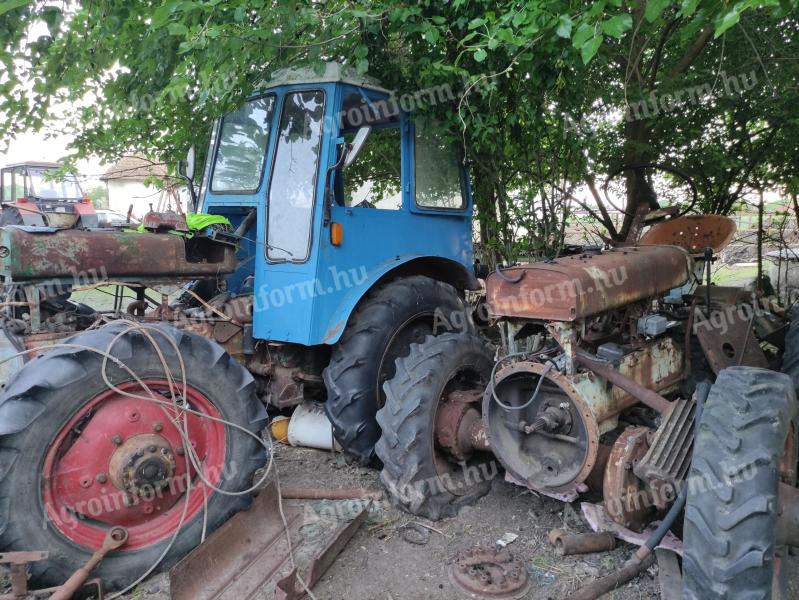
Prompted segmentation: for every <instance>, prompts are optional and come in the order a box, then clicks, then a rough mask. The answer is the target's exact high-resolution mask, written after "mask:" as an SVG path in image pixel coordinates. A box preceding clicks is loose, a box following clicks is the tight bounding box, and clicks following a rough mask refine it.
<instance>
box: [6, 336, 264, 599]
mask: <svg viewBox="0 0 799 600" xmlns="http://www.w3.org/2000/svg"><path fill="white" fill-rule="evenodd" d="M129 327H130V325H129V324H124V323H118V324H112V325H109V326H106V327H103V328H101V329H99V330H96V331H89V332H84V333H81V334H80V335H77V336H75V337H72V338H69V339H68V340H65V341H64V343H65V344H75V345H79V346H85V347H87V348H96V349H98V350H100V351H103V352H106V351H108V348H109V345H110V344H111V342H112V340H114V338H115V337H116V336H117V335H118V334H120V333H123V332H125V331H126V330H127V329H128V328H129ZM147 331H148V333H149V334H150V335H152V337H153V338H154V339H155V341H156V343H157V345H158V347H159V349H160V351H161V352H162V353H163V356H164V357H165V359H166V361H167V363H168V365H169V367H170V370H171V371H172V373H173V374H174V377H175V378H178V379H179V378H180V367H179V361H178V355H177V353H176V352H175V349H174V348H173V346H172V345H171V344H170V343H169V342H168V341H167V338H168V339H169V340H173V341H174V343H175V344H176V345H177V348H178V349H179V352H180V354H181V355H182V357H183V360H184V361H185V366H186V375H187V380H188V381H187V384H188V385H187V388H186V394H185V396H186V397H185V398H183V397H182V386H181V384H180V383H179V384H178V386H181V390H180V397H179V398H178V401H179V402H182V403H183V402H185V405H187V406H188V407H189V408H191V409H193V410H198V411H200V412H202V413H204V414H209V415H213V416H215V417H218V418H221V419H225V420H227V421H230V422H233V423H235V424H237V425H238V426H240V427H243V428H244V429H246V430H248V431H250V432H252V433H254V434H257V432H258V431H259V420H260V419H261V418H262V415H263V410H262V409H260V410H259V407H260V405H259V404H258V400H257V397H256V395H255V383H254V381H253V378H252V376H251V375H250V374H249V373H248V372H247V371H246V370H245V369H244V368H243V367H242V366H241V365H239V364H238V363H237V362H235V361H234V360H233V359H232V358H231V357H230V356H229V355H228V354H227V353H226V352H225V351H224V350H223V349H222V348H221V347H220V346H218V345H217V344H216V343H214V342H213V341H211V340H209V339H207V338H204V337H200V336H197V335H194V334H190V333H186V332H184V331H180V330H177V329H174V328H172V327H169V326H166V325H148V326H147ZM110 354H111V355H113V356H115V357H117V358H118V359H120V360H121V361H122V362H123V363H125V364H126V365H127V366H128V367H129V368H130V369H131V370H132V371H133V372H135V373H136V374H137V375H138V376H139V377H140V378H141V379H142V380H143V381H144V382H145V383H146V385H148V387H150V389H151V390H152V391H153V392H155V393H157V394H159V395H163V396H164V400H165V401H168V402H172V396H171V393H170V391H169V390H170V388H169V385H168V381H167V380H166V378H165V376H164V370H163V368H162V366H161V362H160V360H159V358H158V357H157V353H156V351H155V348H154V347H153V345H152V344H151V343H150V342H149V341H148V340H147V339H146V338H145V336H144V335H143V334H142V333H141V332H140V331H137V330H133V331H129V332H127V333H125V334H124V335H123V336H122V337H121V338H119V340H118V341H117V342H116V343H115V345H114V346H113V348H112V349H111V350H110ZM102 360H103V358H102V356H100V355H98V354H97V353H96V352H94V351H92V350H90V349H81V348H76V347H61V348H55V349H53V350H51V351H49V352H47V353H46V354H44V355H42V356H40V357H39V358H36V359H33V360H32V361H30V362H29V363H28V364H26V365H25V366H24V367H23V368H22V369H21V370H20V371H19V373H18V374H17V375H16V377H15V378H14V379H13V380H12V381H11V382H10V383H9V385H8V386H7V388H6V390H5V391H4V393H3V396H2V398H0V548H2V550H4V551H9V550H49V552H50V558H49V559H48V560H46V561H42V562H38V563H33V564H31V566H30V570H31V573H32V583H33V585H34V586H35V587H39V588H41V587H47V586H53V585H60V584H62V583H64V581H66V579H67V578H68V577H69V576H70V575H71V574H72V573H73V572H74V571H75V570H76V569H77V568H78V567H81V566H82V565H83V564H84V563H85V562H86V561H87V560H88V558H89V557H90V556H91V555H92V553H93V552H94V551H95V550H96V549H97V548H98V547H99V546H100V543H101V541H102V538H103V537H104V536H105V533H106V532H107V531H108V530H109V529H110V528H111V527H112V526H114V525H121V526H125V527H126V528H127V529H128V532H129V538H128V542H127V544H126V545H125V546H123V547H122V548H121V549H120V550H119V551H117V552H114V553H111V554H109V555H108V556H107V557H106V558H105V559H104V560H103V561H102V562H101V563H100V565H99V566H98V567H96V568H95V569H94V571H93V572H92V574H93V575H95V576H99V577H101V578H102V579H103V582H104V584H105V585H106V587H108V588H109V589H120V588H123V587H125V586H127V585H128V584H130V583H131V582H133V581H135V580H136V579H137V578H138V577H139V576H140V575H142V574H143V573H144V572H145V571H147V569H149V568H150V567H151V566H153V565H154V564H155V563H157V562H158V559H159V557H160V556H161V554H162V553H163V552H165V551H166V550H167V548H169V550H168V551H167V552H166V555H165V556H164V558H163V560H162V561H161V562H160V564H159V569H164V568H167V567H169V566H171V565H172V564H174V563H175V562H176V561H177V560H178V559H180V558H181V557H182V556H183V555H185V554H186V553H187V552H189V551H190V550H191V549H192V548H194V547H195V546H196V545H197V544H198V543H199V542H200V537H201V532H202V530H203V514H202V513H203V491H202V489H201V488H202V487H205V486H204V485H203V484H202V483H201V482H200V481H199V479H198V477H197V474H196V472H195V471H193V470H191V469H189V468H188V467H187V464H186V455H187V452H186V450H185V449H184V448H183V439H182V438H181V437H180V435H179V434H178V430H177V428H175V426H174V424H173V423H172V422H171V421H170V419H169V418H168V417H167V415H166V414H165V413H164V412H163V410H162V409H161V406H160V405H158V404H155V403H153V402H150V401H148V400H145V399H142V398H138V399H135V398H131V397H128V396H125V395H124V394H120V393H117V392H114V391H112V390H111V389H109V387H108V386H107V385H106V383H105V382H104V381H103V378H102V376H101V369H102V366H101V365H102ZM107 375H108V377H109V379H110V381H111V382H112V383H113V384H114V385H115V386H118V387H120V388H121V389H123V390H124V391H126V392H127V393H131V394H139V395H141V394H144V393H145V392H144V390H143V388H142V387H141V386H140V385H139V384H138V383H137V382H136V381H135V379H134V378H132V377H131V375H130V374H128V373H127V372H125V371H124V370H123V369H121V368H119V367H118V366H116V365H115V364H114V363H113V362H109V364H108V368H107ZM170 410H171V409H170ZM173 414H174V413H173ZM187 419H188V421H187V423H188V425H187V426H188V432H189V438H190V439H191V441H192V442H193V444H192V445H195V447H196V449H197V454H198V456H199V458H200V459H201V460H202V461H203V465H204V466H203V471H204V474H205V477H206V478H207V479H208V480H209V481H210V482H211V483H213V484H214V485H215V486H216V487H218V488H220V489H222V490H226V491H229V492H235V491H238V490H246V489H248V488H250V487H251V486H252V484H253V475H254V472H255V471H256V469H257V468H259V467H260V466H262V465H263V463H264V460H265V458H264V450H263V447H262V446H261V445H260V443H259V442H258V440H257V439H254V438H253V437H251V436H249V435H246V434H244V433H243V432H241V431H237V430H235V429H233V428H231V427H229V426H225V425H222V424H220V423H218V422H214V421H211V420H209V419H206V418H202V417H197V416H192V415H188V416H187ZM103 465H104V466H103ZM187 473H191V474H192V475H191V476H189V477H186V474H187ZM189 482H190V483H189ZM118 483H119V484H121V486H122V487H118V485H117V484H118ZM205 489H206V492H207V513H206V515H207V533H210V532H211V531H213V530H214V529H216V528H217V527H219V526H220V525H221V524H222V523H224V522H225V521H226V520H227V519H228V518H230V516H232V515H233V514H234V513H236V512H238V511H239V510H241V509H242V508H245V507H246V506H248V504H249V502H250V500H251V498H250V495H249V494H247V495H244V496H230V495H222V494H220V493H218V492H216V491H213V490H211V489H210V488H207V487H206V488H205ZM187 490H188V491H187ZM187 498H188V500H187ZM184 506H185V510H186V516H185V518H184V519H183V523H182V527H180V533H179V534H177V537H176V538H175V539H174V542H172V541H171V539H172V537H173V534H174V532H175V531H176V530H178V529H179V527H178V525H180V521H181V515H182V514H183V510H184Z"/></svg>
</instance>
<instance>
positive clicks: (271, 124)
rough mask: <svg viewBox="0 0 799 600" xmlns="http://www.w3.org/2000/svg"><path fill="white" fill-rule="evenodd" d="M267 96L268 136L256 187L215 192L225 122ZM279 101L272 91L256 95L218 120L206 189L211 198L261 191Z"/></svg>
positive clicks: (251, 193) (244, 194) (246, 194)
mask: <svg viewBox="0 0 799 600" xmlns="http://www.w3.org/2000/svg"><path fill="white" fill-rule="evenodd" d="M269 96H271V97H272V116H271V117H270V119H269V134H268V135H267V137H266V144H265V145H264V153H263V162H262V164H261V173H260V175H259V178H258V185H257V186H256V187H255V188H254V189H247V190H215V189H214V175H215V174H216V167H217V160H218V159H219V149H220V147H221V142H222V132H223V130H224V127H225V120H226V119H227V117H228V116H230V115H231V114H232V113H234V112H236V111H238V110H241V109H242V108H244V105H246V104H249V103H251V102H256V101H258V100H261V99H263V98H266V97H269ZM279 100H280V98H279V97H278V94H276V93H275V92H273V91H269V92H264V93H263V94H258V95H257V96H253V97H251V98H247V101H246V102H245V103H244V104H242V105H241V106H240V107H239V108H237V109H236V110H234V111H231V112H230V113H228V114H227V115H225V116H224V117H222V118H221V119H219V122H218V123H217V124H216V125H215V127H216V128H217V130H216V140H215V141H214V147H213V149H212V150H211V152H213V155H214V160H213V162H212V163H211V169H210V173H209V174H208V187H207V191H206V194H209V193H210V194H211V195H212V196H251V195H253V194H255V193H257V192H258V190H260V189H261V187H262V186H263V184H264V173H265V171H266V163H267V161H268V159H269V148H270V146H271V140H272V135H273V129H274V121H275V109H276V108H277V107H278V104H279ZM281 110H282V108H281Z"/></svg>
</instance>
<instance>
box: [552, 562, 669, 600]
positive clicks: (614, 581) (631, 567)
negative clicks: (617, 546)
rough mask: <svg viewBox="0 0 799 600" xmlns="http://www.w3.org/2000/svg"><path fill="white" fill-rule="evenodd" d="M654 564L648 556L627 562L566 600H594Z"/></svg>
mask: <svg viewBox="0 0 799 600" xmlns="http://www.w3.org/2000/svg"><path fill="white" fill-rule="evenodd" d="M654 562H655V555H654V554H650V555H649V556H647V557H646V558H645V559H644V560H643V561H641V562H636V561H634V560H633V561H629V562H628V563H627V564H625V565H624V566H623V567H622V568H621V569H619V570H618V571H616V572H615V573H611V574H610V575H606V576H605V577H602V578H601V579H597V580H596V581H593V582H591V583H589V584H588V585H586V586H585V587H582V588H580V589H579V590H577V591H576V592H574V593H573V594H572V595H571V596H569V597H568V598H567V599H566V600H595V599H596V598H599V597H600V596H602V595H603V594H607V593H608V592H612V591H613V590H615V589H617V588H620V587H621V586H623V585H624V584H625V583H627V582H628V581H630V580H631V579H633V578H635V577H636V576H637V575H638V574H639V573H640V572H641V571H644V570H646V569H648V568H649V567H650V566H651V565H652V563H654Z"/></svg>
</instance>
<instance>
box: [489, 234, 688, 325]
mask: <svg viewBox="0 0 799 600" xmlns="http://www.w3.org/2000/svg"><path fill="white" fill-rule="evenodd" d="M693 270H694V264H693V259H692V258H691V256H690V254H688V253H687V252H686V251H685V250H683V249H682V248H678V247H676V246H641V247H632V248H617V249H614V250H609V251H607V252H603V253H602V254H588V253H583V254H576V255H573V256H566V257H561V258H558V259H556V260H552V261H546V262H543V261H542V262H535V263H530V264H526V265H520V266H515V267H509V268H507V269H505V270H504V275H505V277H504V278H500V277H498V276H497V275H496V273H493V274H491V275H489V276H488V279H487V280H486V303H487V305H488V310H489V312H490V314H492V315H493V316H495V317H516V318H527V319H538V320H546V321H575V320H578V319H584V318H586V317H590V316H593V315H598V314H601V313H605V312H607V311H610V310H613V309H617V308H623V307H626V306H628V305H630V304H632V303H635V302H639V301H644V300H649V299H651V298H656V297H658V296H660V295H662V294H665V293H667V292H668V291H669V290H672V289H674V288H678V287H681V286H682V285H683V284H685V283H686V282H687V281H689V279H690V278H691V277H692V274H693ZM524 271H528V276H527V277H524V278H520V275H521V273H522V272H524ZM509 278H512V279H514V280H515V279H517V278H520V279H519V281H518V282H516V283H514V282H513V281H509V280H508V279H509Z"/></svg>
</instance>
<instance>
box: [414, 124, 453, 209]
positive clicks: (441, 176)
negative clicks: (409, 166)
mask: <svg viewBox="0 0 799 600" xmlns="http://www.w3.org/2000/svg"><path fill="white" fill-rule="evenodd" d="M459 154H460V153H459V152H458V148H457V146H455V145H454V144H451V143H449V142H447V141H446V140H445V139H443V138H442V137H441V136H437V135H435V133H434V132H433V131H431V130H430V129H429V128H427V127H425V126H424V125H421V126H420V125H417V126H416V135H415V139H414V164H415V169H416V205H417V206H419V207H420V208H431V209H438V210H442V209H443V210H462V209H463V208H465V202H464V199H463V190H462V185H461V169H460V161H459Z"/></svg>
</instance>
